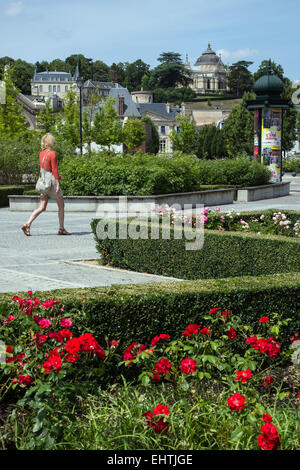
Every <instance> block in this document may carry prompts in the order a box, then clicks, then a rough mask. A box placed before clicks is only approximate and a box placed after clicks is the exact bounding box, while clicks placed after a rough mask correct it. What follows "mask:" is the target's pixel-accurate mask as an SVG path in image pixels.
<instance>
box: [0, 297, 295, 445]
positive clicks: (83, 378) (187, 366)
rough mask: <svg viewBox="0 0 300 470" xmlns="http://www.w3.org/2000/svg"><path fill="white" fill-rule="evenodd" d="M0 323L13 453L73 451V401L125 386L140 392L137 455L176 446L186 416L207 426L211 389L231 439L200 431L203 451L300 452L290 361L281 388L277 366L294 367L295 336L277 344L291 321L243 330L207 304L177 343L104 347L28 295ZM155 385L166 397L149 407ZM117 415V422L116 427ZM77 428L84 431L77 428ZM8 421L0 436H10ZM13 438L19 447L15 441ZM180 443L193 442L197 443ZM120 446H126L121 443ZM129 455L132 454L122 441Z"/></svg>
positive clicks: (259, 321) (162, 335) (53, 305)
mask: <svg viewBox="0 0 300 470" xmlns="http://www.w3.org/2000/svg"><path fill="white" fill-rule="evenodd" d="M1 317H2V318H1V326H0V331H1V337H2V338H3V340H4V341H5V343H6V348H5V351H6V359H5V361H4V363H3V364H2V365H1V369H2V371H1V384H2V387H1V392H2V398H3V397H5V398H6V399H7V398H9V399H10V402H12V401H17V408H16V410H15V411H14V414H13V415H12V416H11V419H12V420H14V418H15V416H16V413H17V415H18V413H19V417H20V420H21V421H22V420H23V421H22V423H23V426H21V425H20V428H19V431H20V433H21V434H22V436H23V441H22V442H23V444H21V445H19V447H20V448H35V449H38V448H46V449H55V448H56V449H58V448H61V449H63V448H66V447H67V448H80V444H79V442H80V433H82V435H83V434H84V433H86V432H91V429H90V426H91V423H90V420H89V411H87V410H85V409H84V406H83V405H82V402H81V406H79V404H78V403H77V407H76V406H75V402H76V397H78V396H80V397H81V399H82V400H83V402H85V403H86V402H87V403H89V401H93V400H97V399H98V398H99V399H100V398H101V396H102V393H103V394H105V389H106V388H107V389H108V390H110V387H111V386H112V384H113V383H114V384H115V387H116V386H117V387H118V389H119V391H120V390H121V393H123V395H124V394H126V393H127V391H126V390H127V388H126V387H127V385H126V381H131V382H132V384H133V386H135V387H143V389H141V388H139V390H140V391H141V390H142V391H141V395H140V396H142V397H143V398H142V399H140V398H139V406H138V408H137V415H136V423H135V424H134V427H133V429H131V431H130V430H129V432H128V435H126V436H123V437H125V438H128V439H129V441H128V442H129V443H130V441H132V442H134V443H135V442H136V436H138V438H139V442H145V444H144V446H143V445H142V446H143V448H148V449H149V448H150V449H151V448H153V445H154V446H158V447H154V448H161V447H162V448H169V449H171V448H173V449H174V447H175V448H176V446H178V445H179V443H180V441H178V438H180V440H181V441H182V439H183V429H182V420H184V419H188V420H189V424H191V415H192V416H195V413H199V412H200V410H201V412H202V413H203V415H204V418H203V419H204V420H205V421H206V420H207V419H208V415H206V412H205V409H203V402H204V397H207V394H211V393H212V388H216V387H217V390H218V404H219V406H220V410H221V414H222V419H223V420H224V419H226V421H227V423H228V426H227V427H226V428H227V430H228V431H229V434H228V431H227V434H226V432H225V434H224V430H223V431H222V432H223V436H221V434H220V435H219V434H218V433H219V432H221V431H214V430H213V429H210V428H209V427H208V429H207V431H206V435H208V437H206V438H205V439H206V441H207V442H206V444H204V443H203V442H204V441H205V439H204V440H203V441H202V444H201V445H203V446H204V448H205V445H206V446H207V448H209V447H208V446H210V448H215V449H221V448H223V449H224V448H235V449H236V448H243V447H241V446H243V445H247V449H248V448H249V449H259V448H261V449H263V450H275V449H290V448H297V445H299V435H297V434H296V432H297V428H295V426H297V425H296V421H297V418H296V416H297V406H298V404H299V397H300V395H299V389H297V387H298V386H299V384H300V380H299V371H298V372H297V362H295V361H294V365H295V364H296V366H295V371H296V372H295V373H296V380H292V379H290V380H289V382H288V383H285V384H284V382H283V381H282V376H281V371H282V368H284V367H290V366H291V365H292V364H293V363H292V362H291V361H292V359H293V358H295V352H297V350H296V349H295V348H297V347H298V340H300V338H299V337H298V336H297V335H295V336H293V337H291V338H290V339H289V344H287V345H286V346H285V347H284V346H283V344H282V342H281V338H282V333H283V331H284V330H285V329H286V328H287V326H288V325H289V324H290V323H292V319H291V318H285V319H284V318H283V317H282V316H281V315H278V314H272V315H258V316H256V320H255V323H254V324H253V326H250V325H249V324H248V323H247V324H245V323H244V322H243V321H242V320H241V318H240V316H237V315H233V314H232V312H230V311H229V310H227V309H223V308H221V309H220V308H219V307H218V306H214V307H213V308H211V309H209V310H208V311H207V312H206V314H205V315H203V317H202V319H201V324H199V323H189V324H187V325H186V326H184V325H179V326H181V333H180V335H178V336H177V337H174V338H172V337H171V336H170V335H169V333H167V332H165V331H164V332H162V331H161V330H160V332H159V333H158V334H157V335H155V336H154V337H149V338H148V340H147V341H146V342H145V343H142V342H141V341H139V339H138V338H135V341H133V342H131V343H130V344H128V343H124V342H122V341H120V340H119V338H118V337H117V336H116V337H114V336H113V337H110V338H109V337H106V338H105V341H103V339H102V338H98V337H97V336H96V334H95V333H93V332H92V333H91V332H90V331H88V330H86V329H85V328H84V327H83V325H82V324H81V322H80V316H78V312H74V311H73V312H68V311H67V309H66V306H65V305H63V304H62V303H61V302H60V301H58V300H54V299H53V298H52V299H48V300H46V299H44V300H41V299H39V298H35V297H34V296H33V295H32V292H28V295H27V296H26V297H25V298H20V297H19V296H15V297H14V298H13V303H12V304H11V305H10V309H9V310H8V311H7V313H6V315H5V316H3V315H2V316H1ZM292 355H293V356H292ZM297 357H298V356H297ZM297 374H298V375H297ZM121 376H122V377H123V382H122V381H121V380H120V378H121ZM124 381H125V382H124ZM297 381H298V382H297ZM122 383H123V385H122ZM138 383H141V385H140V386H139V385H138ZM99 386H100V387H101V388H100V389H99ZM155 388H157V389H158V390H161V392H164V393H162V396H161V397H160V401H159V402H156V403H154V404H153V406H149V404H150V402H151V403H152V401H153V396H154V397H155V396H156V395H157V392H155ZM102 390H103V392H102ZM176 391H178V392H180V394H181V397H182V398H181V405H179V402H175V403H174V401H173V398H174V396H175V394H176V393H177V392H176ZM215 393H216V391H215ZM89 394H92V395H89ZM124 396H125V395H124ZM150 397H152V398H151V399H150ZM135 398H136V397H134V398H133V399H135ZM128 400H129V398H128V396H127V401H128ZM128 403H129V401H128ZM128 403H127V406H128ZM119 406H120V404H119ZM135 409H136V408H135ZM183 409H184V410H183ZM17 410H18V411H17ZM220 410H219V412H220ZM271 410H272V411H271ZM183 411H184V412H185V414H186V416H184V414H183ZM124 412H125V409H124V410H123V413H124ZM282 412H284V413H286V414H287V413H290V416H291V418H292V419H291V420H290V423H289V424H288V430H287V423H286V422H284V420H283V419H282V416H283V415H282ZM22 413H23V414H22ZM24 413H25V415H24ZM123 413H121V414H120V415H119V418H118V419H119V421H120V425H122V414H123ZM270 413H271V414H270ZM284 413H283V414H284ZM24 416H26V417H24ZM70 416H71V417H72V419H71V421H68V420H70ZM285 416H286V415H285ZM107 419H109V417H108V416H107ZM210 419H211V420H213V418H210ZM79 421H80V422H81V423H82V422H83V423H84V424H83V427H81V429H79V431H78V430H77V427H76V426H77V425H78V423H79ZM10 422H11V421H10V420H8V425H7V426H6V431H5V432H6V436H7V437H6V439H8V438H9V439H12V437H11V436H12V433H11V430H10ZM72 422H74V429H73V432H74V430H75V429H76V432H75V437H74V440H75V442H76V444H75V447H74V440H73V441H72V442H71V441H69V440H68V435H69V434H68V433H70V432H71V430H70V427H72ZM201 422H202V420H201ZM66 423H68V426H66ZM25 424H26V426H25ZM116 424H117V425H118V423H116ZM207 425H208V426H209V423H207ZM81 426H82V425H81ZM92 428H93V425H92ZM92 430H93V429H92ZM99 432H100V434H101V433H102V432H103V431H102V430H101V429H100V431H98V433H99ZM191 432H192V435H193V433H194V431H193V430H191ZM76 433H78V435H77V436H76ZM214 433H215V434H214ZM14 434H15V432H14ZM225 435H226V439H225ZM119 436H120V435H119V434H117V435H116V436H112V439H111V440H110V444H111V445H112V447H111V448H115V447H114V441H115V440H117V442H118V440H119V441H120V437H119ZM200 436H201V434H200ZM28 437H30V439H29V438H28ZM121 437H122V435H121ZM14 439H15V441H16V442H18V443H19V442H20V441H18V438H17V437H16V435H15V437H14ZM24 439H25V440H24ZM186 439H189V440H191V442H194V444H195V439H197V438H195V437H191V436H189V437H188V438H187V437H186ZM193 439H194V441H193ZM202 439H203V438H202ZM224 439H225V441H226V444H225V446H224V442H225V441H224ZM121 441H122V439H121ZM223 441H224V442H223ZM122 442H123V445H124V439H123V441H122ZM125 442H127V440H125ZM209 442H210V443H209ZM3 443H4V444H5V440H4V441H3V440H2V444H3ZM24 443H25V444H24ZM212 443H213V444H212ZM245 443H247V444H245ZM194 444H191V445H194ZM64 445H65V446H66V447H64ZM81 445H82V444H81ZM89 445H91V444H90V443H89V442H86V446H87V447H86V448H91V447H88V446H89ZM92 445H93V444H92ZM106 445H108V444H106ZM134 445H136V444H134ZM22 446H23V447H22ZM72 446H73V447H72ZM78 446H79V447H78ZM147 446H148V447H147ZM151 446H152V447H151ZM101 448H103V447H101ZM117 448H118V447H117ZM121 448H122V447H121ZM127 448H128V447H127ZM129 448H131V449H132V448H133V449H134V448H135V447H130V444H129ZM139 448H140V447H139ZM179 448H180V447H179ZM196 448H198V447H196Z"/></svg>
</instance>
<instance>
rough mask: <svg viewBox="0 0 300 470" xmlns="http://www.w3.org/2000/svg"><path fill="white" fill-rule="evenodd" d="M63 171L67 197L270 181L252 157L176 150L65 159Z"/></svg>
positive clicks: (153, 192)
mask: <svg viewBox="0 0 300 470" xmlns="http://www.w3.org/2000/svg"><path fill="white" fill-rule="evenodd" d="M60 173H61V174H62V176H63V177H64V180H63V181H62V182H61V187H62V190H63V192H64V194H65V195H70V196H71V195H72V196H110V195H154V194H167V193H180V192H191V191H198V190H200V188H201V186H203V185H218V186H220V185H227V186H228V185H229V186H234V187H236V186H239V187H241V186H255V185H260V184H266V183H267V182H268V180H269V170H267V169H266V168H265V167H264V166H263V165H260V164H258V163H257V162H250V161H249V160H248V159H237V160H214V161H208V160H199V159H198V158H197V157H193V156H190V155H183V154H181V153H180V152H177V153H176V152H175V153H174V154H173V156H172V158H170V157H167V156H157V155H148V154H141V153H136V154H135V155H122V154H121V155H116V156H114V157H113V156H111V155H105V154H102V155H100V156H92V157H84V158H81V157H72V158H64V160H63V162H62V164H61V166H60Z"/></svg>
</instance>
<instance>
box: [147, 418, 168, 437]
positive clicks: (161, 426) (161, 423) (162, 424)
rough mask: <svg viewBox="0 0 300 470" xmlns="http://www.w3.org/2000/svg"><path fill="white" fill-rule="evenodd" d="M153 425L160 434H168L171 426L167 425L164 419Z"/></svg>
mask: <svg viewBox="0 0 300 470" xmlns="http://www.w3.org/2000/svg"><path fill="white" fill-rule="evenodd" d="M151 425H152V427H153V429H154V430H155V431H156V432H157V433H158V434H161V433H162V432H163V431H166V432H168V430H169V425H168V424H167V423H165V422H164V421H163V420H162V419H160V420H159V421H156V423H152V424H151Z"/></svg>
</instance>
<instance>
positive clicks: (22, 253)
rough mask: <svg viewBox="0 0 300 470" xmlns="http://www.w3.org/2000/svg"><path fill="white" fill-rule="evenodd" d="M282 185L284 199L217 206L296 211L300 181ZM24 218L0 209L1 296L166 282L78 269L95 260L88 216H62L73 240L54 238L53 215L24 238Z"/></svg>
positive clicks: (55, 222)
mask: <svg viewBox="0 0 300 470" xmlns="http://www.w3.org/2000/svg"><path fill="white" fill-rule="evenodd" d="M284 181H291V194H290V195H289V196H284V197H281V198H276V199H266V200H262V201H255V202H248V203H234V204H233V205H228V206H227V205H226V206H221V210H222V211H224V212H226V211H229V210H231V209H234V210H235V211H237V212H241V211H249V210H250V211H254V210H265V209H270V208H273V209H278V210H282V211H284V210H287V209H293V210H299V211H300V177H299V176H297V177H295V178H293V177H291V175H286V176H284ZM28 215H29V214H28V213H27V212H10V211H9V209H8V208H2V209H0V234H1V235H0V292H18V291H27V290H32V291H37V290H39V291H46V290H52V289H62V288H71V287H72V288H80V287H96V286H110V285H114V284H135V283H148V282H166V281H169V280H170V279H171V278H167V277H163V276H154V275H149V274H146V273H145V274H144V273H136V272H133V271H127V270H122V269H115V268H107V267H103V266H93V265H89V264H85V263H78V262H77V261H80V260H87V259H97V258H98V257H99V253H98V252H97V251H96V248H95V240H94V236H93V233H92V231H91V227H90V222H91V220H92V218H93V217H94V215H93V214H91V213H84V214H83V213H67V214H66V228H67V230H68V231H70V232H71V233H72V236H58V235H57V231H58V217H57V214H56V213H55V212H44V213H42V214H41V215H40V217H38V219H37V220H36V221H35V222H34V223H33V225H32V228H31V233H32V236H31V237H26V236H24V234H23V232H22V231H21V229H20V227H21V225H22V224H23V223H24V222H25V221H26V220H27V219H28Z"/></svg>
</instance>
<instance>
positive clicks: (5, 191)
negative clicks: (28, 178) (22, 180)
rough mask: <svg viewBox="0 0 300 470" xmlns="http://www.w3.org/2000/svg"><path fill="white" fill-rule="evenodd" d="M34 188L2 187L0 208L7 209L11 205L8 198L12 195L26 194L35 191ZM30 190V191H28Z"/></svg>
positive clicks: (0, 188)
mask: <svg viewBox="0 0 300 470" xmlns="http://www.w3.org/2000/svg"><path fill="white" fill-rule="evenodd" d="M33 188H34V186H32V185H28V184H27V185H23V186H0V207H7V206H8V205H9V199H8V196H11V195H12V194H25V193H27V192H29V191H30V190H31V191H33ZM28 190H29V191H28Z"/></svg>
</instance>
